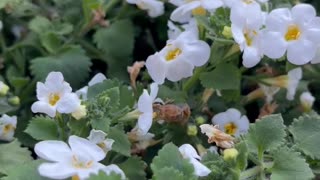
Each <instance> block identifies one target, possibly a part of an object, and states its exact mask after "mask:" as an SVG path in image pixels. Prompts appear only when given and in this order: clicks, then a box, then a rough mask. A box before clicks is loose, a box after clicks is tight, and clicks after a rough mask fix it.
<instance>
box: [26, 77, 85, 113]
mask: <svg viewBox="0 0 320 180" xmlns="http://www.w3.org/2000/svg"><path fill="white" fill-rule="evenodd" d="M71 91H72V89H71V87H70V85H69V83H67V82H65V81H64V79H63V75H62V73H60V72H51V73H49V75H48V76H47V78H46V82H45V83H44V84H43V83H41V82H38V83H37V98H38V100H39V101H36V102H35V103H33V104H32V106H31V110H32V112H34V113H38V112H40V113H45V114H47V115H48V116H50V117H54V116H55V115H56V112H57V111H58V112H59V113H72V112H74V111H75V110H76V109H77V108H78V107H79V106H80V99H79V98H78V96H77V95H76V94H75V93H72V92H71Z"/></svg>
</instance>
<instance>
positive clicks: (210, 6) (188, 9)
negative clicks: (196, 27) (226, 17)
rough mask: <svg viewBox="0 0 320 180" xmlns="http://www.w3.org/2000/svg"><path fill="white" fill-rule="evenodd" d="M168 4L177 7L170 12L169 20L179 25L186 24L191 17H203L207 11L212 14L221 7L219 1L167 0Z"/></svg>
mask: <svg viewBox="0 0 320 180" xmlns="http://www.w3.org/2000/svg"><path fill="white" fill-rule="evenodd" d="M169 2H171V3H172V4H174V5H177V6H178V8H177V9H175V10H174V11H173V12H172V14H171V16H170V19H171V20H173V21H176V22H180V23H186V22H188V21H189V20H190V19H191V18H192V15H205V14H206V13H207V10H208V11H210V12H212V11H214V10H216V9H217V8H219V7H222V6H223V2H222V1H221V0H193V1H179V0H178V1H177V0H169Z"/></svg>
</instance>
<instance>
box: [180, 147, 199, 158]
mask: <svg viewBox="0 0 320 180" xmlns="http://www.w3.org/2000/svg"><path fill="white" fill-rule="evenodd" d="M179 151H180V153H181V154H182V156H183V157H184V158H188V159H201V157H200V156H199V155H198V153H197V151H196V150H195V149H194V148H193V147H192V146H191V145H190V144H183V145H181V146H180V147H179Z"/></svg>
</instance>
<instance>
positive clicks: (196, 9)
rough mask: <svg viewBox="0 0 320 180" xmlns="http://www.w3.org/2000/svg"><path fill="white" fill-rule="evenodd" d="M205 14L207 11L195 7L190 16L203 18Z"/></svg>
mask: <svg viewBox="0 0 320 180" xmlns="http://www.w3.org/2000/svg"><path fill="white" fill-rule="evenodd" d="M206 14H207V11H206V10H205V9H204V8H203V7H197V8H195V9H193V10H192V15H198V16H204V15H206Z"/></svg>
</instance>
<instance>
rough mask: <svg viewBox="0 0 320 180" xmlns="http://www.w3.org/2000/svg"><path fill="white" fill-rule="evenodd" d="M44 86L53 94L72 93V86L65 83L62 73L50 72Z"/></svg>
mask: <svg viewBox="0 0 320 180" xmlns="http://www.w3.org/2000/svg"><path fill="white" fill-rule="evenodd" d="M44 84H45V86H46V87H47V88H48V89H49V90H50V91H51V92H55V93H58V92H59V93H71V91H72V88H71V86H70V84H69V83H67V82H65V81H64V78H63V75H62V73H61V72H50V73H49V74H48V76H47V78H46V82H45V83H44Z"/></svg>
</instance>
